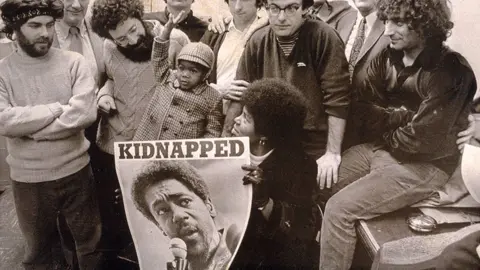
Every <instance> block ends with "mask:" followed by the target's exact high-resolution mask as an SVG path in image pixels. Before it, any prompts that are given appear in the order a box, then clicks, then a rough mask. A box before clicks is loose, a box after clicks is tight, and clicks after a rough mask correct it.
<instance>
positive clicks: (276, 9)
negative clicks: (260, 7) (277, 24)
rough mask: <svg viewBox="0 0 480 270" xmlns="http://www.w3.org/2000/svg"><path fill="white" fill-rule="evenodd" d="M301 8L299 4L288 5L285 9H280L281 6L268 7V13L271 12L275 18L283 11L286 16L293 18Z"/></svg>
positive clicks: (272, 5)
mask: <svg viewBox="0 0 480 270" xmlns="http://www.w3.org/2000/svg"><path fill="white" fill-rule="evenodd" d="M299 8H300V5H298V4H293V5H288V6H286V7H284V8H280V7H279V6H277V5H274V4H271V5H268V6H267V10H268V12H270V14H272V15H273V16H278V15H279V14H280V12H281V11H282V10H283V11H284V12H285V15H287V16H293V15H294V14H295V13H296V12H297V10H298V9H299Z"/></svg>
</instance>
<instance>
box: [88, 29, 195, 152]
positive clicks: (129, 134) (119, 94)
mask: <svg viewBox="0 0 480 270" xmlns="http://www.w3.org/2000/svg"><path fill="white" fill-rule="evenodd" d="M146 22H148V23H153V24H154V27H153V34H154V35H155V36H156V35H159V34H160V33H161V31H162V29H163V26H162V25H161V24H160V23H159V22H157V21H146ZM171 40H172V42H171V44H170V47H169V52H168V53H169V59H170V61H174V60H175V56H176V54H178V52H180V50H181V48H182V47H183V46H184V45H185V44H187V43H188V42H189V40H188V37H187V35H186V34H185V33H183V32H181V31H180V30H176V29H174V30H173V31H172V33H171ZM104 51H105V69H106V72H107V76H108V80H107V82H106V84H105V85H104V87H102V89H100V91H99V92H98V94H97V97H98V98H100V97H101V96H102V95H110V96H112V97H113V98H114V100H115V105H116V107H117V113H115V114H113V115H109V116H108V117H106V116H102V119H101V120H100V126H99V130H98V134H97V145H98V147H100V149H102V151H104V152H106V153H109V154H111V155H113V154H114V151H113V143H114V142H116V141H130V140H132V138H133V135H134V134H135V131H136V129H137V127H138V124H139V123H140V120H141V119H142V116H143V114H144V112H145V109H146V108H147V106H148V103H149V101H150V99H151V98H152V96H153V93H154V92H155V76H154V74H153V67H152V64H151V61H146V62H142V63H138V62H133V61H131V60H129V59H128V58H126V57H125V56H124V55H123V54H122V53H121V52H120V51H118V49H117V45H115V43H113V42H112V41H111V40H105V43H104Z"/></svg>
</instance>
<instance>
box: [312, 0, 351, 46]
mask: <svg viewBox="0 0 480 270" xmlns="http://www.w3.org/2000/svg"><path fill="white" fill-rule="evenodd" d="M308 13H309V14H310V15H312V16H313V17H316V18H318V19H320V20H322V21H324V22H326V23H327V24H328V25H330V26H331V27H333V28H334V29H335V30H337V31H338V29H342V28H345V27H346V26H347V25H350V21H352V18H353V20H355V17H356V16H357V15H356V13H357V12H356V10H355V9H354V8H353V7H352V6H351V5H350V3H349V2H348V1H327V0H314V1H313V6H311V7H310V8H309V10H308ZM339 34H340V37H341V38H342V39H343V40H345V39H346V37H345V35H342V33H341V32H340V33H339ZM346 35H348V33H346Z"/></svg>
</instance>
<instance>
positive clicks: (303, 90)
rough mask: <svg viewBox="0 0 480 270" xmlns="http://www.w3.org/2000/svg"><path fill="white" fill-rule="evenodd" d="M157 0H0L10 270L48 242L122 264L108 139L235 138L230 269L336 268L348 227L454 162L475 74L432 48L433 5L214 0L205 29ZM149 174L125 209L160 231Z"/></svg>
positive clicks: (351, 237)
mask: <svg viewBox="0 0 480 270" xmlns="http://www.w3.org/2000/svg"><path fill="white" fill-rule="evenodd" d="M158 1H161V0H158ZM164 1H165V3H166V8H165V10H164V11H161V12H153V13H147V14H145V13H144V10H145V8H144V5H143V3H142V1H141V0H121V1H120V0H95V1H92V3H90V0H5V1H4V2H3V4H2V5H1V7H0V10H1V18H2V20H3V23H4V27H3V29H2V32H3V33H4V34H5V35H6V36H7V37H8V39H10V40H11V41H12V42H11V43H7V44H8V45H7V46H3V43H2V44H0V45H2V46H1V47H0V49H1V52H0V55H1V56H2V57H4V58H3V59H2V60H0V135H2V136H5V137H6V140H7V149H8V152H9V156H8V157H7V162H8V164H9V166H10V171H11V179H12V190H13V193H14V198H15V208H16V211H17V216H18V221H19V225H20V229H21V231H22V233H23V235H24V237H25V240H26V249H25V256H24V259H23V265H24V266H25V268H26V269H53V268H52V267H54V266H53V265H54V261H55V259H56V258H54V257H55V256H56V254H54V253H52V247H53V246H55V245H56V244H58V243H57V242H59V243H60V244H61V246H62V248H63V250H64V251H65V254H70V255H72V256H65V263H66V265H69V267H71V268H72V269H81V270H83V269H135V266H134V265H133V264H121V263H120V262H118V257H119V256H118V255H119V254H120V253H122V252H124V251H125V249H126V248H128V247H132V237H131V234H130V232H129V229H128V224H127V220H126V215H125V210H124V208H123V205H122V203H121V197H120V196H119V182H118V179H117V176H116V172H115V162H114V155H113V154H114V149H113V145H114V142H117V141H144V140H172V139H193V138H216V137H228V136H246V137H249V138H250V149H251V164H249V165H248V166H245V167H244V170H245V177H244V178H243V179H238V181H244V183H245V184H251V185H252V188H253V201H252V212H251V215H250V221H249V223H248V226H247V230H246V233H245V236H244V238H243V242H242V244H241V246H240V249H239V250H238V253H237V256H236V257H235V259H234V261H233V263H232V265H231V268H232V269H316V268H319V269H350V267H352V261H353V255H354V252H355V246H356V239H357V237H356V232H355V224H356V222H357V221H358V220H360V219H371V218H374V217H377V216H379V215H382V214H385V213H390V212H393V211H396V210H398V209H401V208H403V207H406V206H409V205H412V204H414V203H416V202H418V201H421V200H422V199H426V198H428V197H429V196H430V195H431V194H432V193H433V192H435V191H436V190H438V189H439V188H441V187H442V186H443V185H445V183H447V182H448V181H449V179H450V177H451V176H452V174H453V172H454V171H455V169H456V168H457V167H458V166H459V160H460V157H461V151H462V148H463V147H464V145H465V144H466V143H468V141H469V140H470V139H471V137H472V136H473V134H474V129H475V126H474V121H473V117H471V116H470V115H469V114H471V113H472V109H473V106H472V104H473V98H474V95H475V93H476V90H477V84H476V79H475V75H474V73H473V70H472V68H471V67H470V65H469V63H468V61H467V59H465V58H464V57H463V56H462V55H461V54H459V53H458V52H455V51H453V50H452V49H450V48H449V47H447V46H446V45H445V44H444V43H445V41H446V40H447V38H448V36H449V35H450V33H451V31H452V29H453V26H454V25H453V23H452V21H451V10H450V7H449V4H448V1H447V0H415V1H414V0H354V1H353V3H354V5H355V8H353V7H351V6H350V5H349V4H348V3H347V2H346V1H332V2H329V1H325V0H315V1H314V0H225V2H226V4H227V5H228V8H229V11H230V13H231V16H225V18H223V17H221V19H220V20H218V19H215V20H213V21H211V22H209V21H205V20H202V19H201V18H198V17H196V16H195V11H194V10H193V11H192V3H193V1H194V0H164ZM196 1H201V0H196ZM209 23H210V25H209ZM153 167H155V168H157V169H159V170H160V173H158V172H156V174H155V175H154V176H152V175H146V176H145V175H144V176H142V177H143V178H145V179H147V180H148V181H149V182H148V183H149V184H148V185H151V186H152V189H149V187H150V186H145V185H147V184H137V187H136V191H135V192H136V193H135V198H136V203H137V208H138V209H139V210H140V211H142V212H144V213H145V215H146V216H148V217H150V220H151V221H152V222H154V223H155V224H157V225H158V227H159V229H160V230H161V231H163V232H164V233H166V234H169V235H170V234H174V230H179V229H181V226H184V225H183V223H182V222H178V223H176V222H174V224H173V225H171V226H173V227H165V225H164V222H165V221H164V220H162V218H163V217H161V216H156V215H152V213H150V212H149V211H148V209H146V206H144V204H146V202H147V201H151V200H155V199H158V197H162V196H164V197H165V196H167V197H168V194H167V193H168V188H167V189H166V190H167V191H165V188H164V187H163V188H162V186H158V187H157V185H159V184H158V183H159V182H160V181H163V180H165V179H167V178H166V177H165V176H164V175H162V173H161V172H162V171H165V173H166V171H169V170H172V168H170V167H169V165H168V164H163V165H162V164H154V165H153ZM175 170H181V171H183V172H185V170H187V171H188V169H186V168H183V167H182V168H175ZM187 174H190V173H189V172H187ZM142 177H139V178H142ZM189 177H190V176H189ZM187 178H188V177H187ZM147 180H144V181H147ZM139 181H140V180H139ZM189 181H193V182H194V183H195V184H192V183H193V182H192V183H190V184H187V185H184V184H182V183H180V182H171V181H170V182H168V180H167V184H168V185H172V188H173V187H175V188H178V189H179V190H182V192H185V193H191V194H192V196H196V197H198V199H199V200H200V199H201V200H203V202H204V203H205V204H204V205H203V204H198V205H199V207H200V206H201V211H203V212H205V211H206V212H208V213H210V214H211V216H212V217H213V215H212V213H213V212H212V208H210V207H211V204H209V203H208V200H207V198H208V196H207V195H208V192H206V191H205V190H203V189H202V188H201V185H204V184H202V183H203V180H198V179H197V177H194V176H192V180H189ZM167 184H165V185H167ZM142 185H143V186H142ZM198 186H200V188H199V187H198ZM138 190H142V191H138ZM149 190H156V191H155V192H156V193H152V192H153V191H149ZM159 194H160V195H159ZM162 194H164V195H162ZM165 194H167V195H165ZM193 194H195V195H193ZM205 207H206V208H205ZM147 208H148V207H147ZM175 209H177V208H175ZM178 209H179V210H178V211H185V210H184V209H183V208H178ZM182 209H183V210H182ZM176 211H177V210H176ZM182 214H184V215H190V214H189V213H188V212H182ZM190 218H193V219H194V218H195V217H194V215H192V216H191V217H190ZM206 222H207V221H206ZM208 222H209V224H210V223H212V222H214V220H213V219H209V221H208ZM210 225H212V224H210ZM172 228H173V229H172ZM210 228H215V226H213V225H212V226H210ZM170 230H173V231H170ZM212 230H213V229H212ZM58 235H59V236H58ZM318 237H319V241H318V242H317V241H316V239H317V238H318ZM217 238H218V239H224V238H225V235H223V236H222V235H220V236H219V237H217ZM227 238H228V236H227ZM218 239H217V242H219V241H218ZM469 241H470V242H471V241H472V239H469ZM475 241H476V243H477V245H474V244H470V245H469V246H471V247H473V248H476V247H477V246H478V244H479V242H480V239H478V237H477V239H476V240H473V242H475ZM192 242H195V241H190V242H189V245H187V254H188V252H191V254H194V253H195V251H196V250H197V249H198V245H195V243H193V244H190V243H192ZM220 242H222V241H220ZM197 244H198V243H197ZM218 248H221V247H218ZM216 249H217V248H208V249H207V250H206V253H205V254H202V256H201V257H200V258H203V260H206V261H209V260H212V258H217V257H219V256H220V257H221V256H222V255H219V254H224V253H221V252H218V251H217V250H216ZM229 252H230V251H229ZM132 254H133V255H132V256H133V257H134V256H135V251H134V250H133V251H132ZM229 254H230V253H229ZM191 256H192V261H193V255H191ZM463 257H465V256H463ZM459 258H460V259H461V258H462V256H459ZM187 259H188V257H187ZM198 260H199V259H198V258H197V257H196V259H195V261H194V262H195V263H192V264H191V267H192V269H201V270H203V269H220V268H221V269H223V268H225V267H226V266H225V265H218V264H215V263H205V262H206V261H201V260H200V261H198ZM452 260H453V259H452ZM472 260H473V261H474V263H475V262H476V263H477V266H478V265H480V258H478V257H476V258H475V257H474V256H473V258H472V257H469V263H471V262H472ZM475 260H476V261H475ZM455 262H456V265H455V267H457V269H464V268H463V267H462V264H461V263H460V264H458V260H457V261H455ZM439 263H441V264H442V265H441V266H442V267H445V265H446V263H448V262H446V261H445V260H443V261H441V262H439ZM195 266H196V267H195ZM452 267H453V266H452ZM452 269H453V268H452Z"/></svg>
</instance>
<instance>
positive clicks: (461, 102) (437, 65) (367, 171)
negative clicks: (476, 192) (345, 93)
mask: <svg viewBox="0 0 480 270" xmlns="http://www.w3.org/2000/svg"><path fill="white" fill-rule="evenodd" d="M377 7H378V11H379V18H380V19H381V20H382V21H385V35H386V36H388V37H389V38H390V46H389V47H388V48H386V49H384V50H383V51H382V52H381V53H380V54H379V55H378V56H377V57H376V58H374V59H373V60H372V62H371V63H370V65H369V68H368V71H367V77H366V80H365V87H364V89H362V91H361V92H360V94H359V96H360V100H359V103H360V105H361V106H358V107H356V108H354V109H355V110H356V111H355V112H354V114H353V115H354V116H355V119H354V121H356V122H357V123H363V124H364V125H365V129H366V130H370V134H372V136H373V135H374V136H375V137H374V138H375V142H374V143H369V144H361V145H358V146H354V147H352V148H350V149H349V150H347V151H346V152H345V153H344V155H343V161H342V164H341V166H340V169H339V184H338V185H342V186H345V185H347V186H346V187H345V188H343V189H341V190H340V191H339V192H338V193H336V194H335V195H333V196H332V197H331V198H330V199H329V200H328V202H327V205H326V208H325V214H324V218H323V225H322V232H321V243H320V247H321V250H320V269H349V268H350V265H351V262H352V259H353V254H354V251H355V243H356V234H355V223H356V221H358V220H359V219H371V218H374V217H376V216H379V215H381V214H385V213H389V212H393V211H395V210H398V209H400V208H403V207H405V206H408V205H412V204H414V203H416V202H418V201H420V200H422V199H425V198H427V197H428V196H430V195H431V194H432V193H433V192H434V191H435V190H437V189H438V188H440V187H442V186H443V185H444V184H445V183H446V182H447V180H448V179H449V177H450V175H451V174H452V173H453V171H454V169H455V168H456V166H457V164H458V161H459V157H460V152H459V150H458V148H457V145H456V140H457V137H456V134H457V133H458V132H459V131H461V130H463V129H465V128H466V127H467V125H468V120H467V116H468V113H469V110H470V105H471V101H472V99H473V96H474V94H475V91H476V89H477V85H476V80H475V75H474V74H473V71H472V69H471V68H470V66H469V64H468V62H467V61H466V60H465V58H463V57H462V56H461V55H460V54H458V53H456V52H454V51H452V50H450V49H449V48H447V47H446V46H445V45H444V44H443V42H444V41H445V40H446V39H447V36H448V34H449V33H450V31H451V29H452V27H453V23H452V22H451V21H450V10H449V8H448V5H447V3H446V1H445V0H416V1H397V0H379V2H378V4H377ZM364 115H365V116H366V117H363V116H364ZM369 120H370V121H369Z"/></svg>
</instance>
